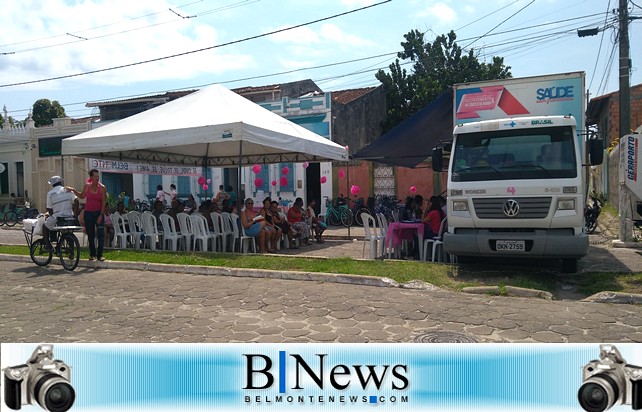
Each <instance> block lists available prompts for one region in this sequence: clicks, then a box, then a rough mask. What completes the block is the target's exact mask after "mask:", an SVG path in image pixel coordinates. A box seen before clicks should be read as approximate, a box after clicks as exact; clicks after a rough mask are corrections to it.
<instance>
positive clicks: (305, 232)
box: [288, 197, 311, 246]
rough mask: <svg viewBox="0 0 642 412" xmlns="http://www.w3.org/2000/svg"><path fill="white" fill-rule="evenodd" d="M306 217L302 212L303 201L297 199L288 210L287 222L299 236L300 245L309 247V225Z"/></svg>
mask: <svg viewBox="0 0 642 412" xmlns="http://www.w3.org/2000/svg"><path fill="white" fill-rule="evenodd" d="M307 219H308V215H307V213H306V212H305V210H303V199H302V198H300V197H297V198H296V200H295V201H294V204H293V205H292V207H291V208H290V209H289V210H288V222H289V223H290V225H291V226H292V228H293V229H294V230H295V232H298V233H299V234H300V236H301V244H302V245H303V246H310V245H311V243H310V225H309V224H308V222H307Z"/></svg>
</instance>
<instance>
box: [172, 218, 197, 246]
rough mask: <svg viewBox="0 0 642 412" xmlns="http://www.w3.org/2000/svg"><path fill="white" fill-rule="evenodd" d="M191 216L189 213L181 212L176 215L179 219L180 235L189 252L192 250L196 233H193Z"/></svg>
mask: <svg viewBox="0 0 642 412" xmlns="http://www.w3.org/2000/svg"><path fill="white" fill-rule="evenodd" d="M189 216H190V215H188V214H187V213H184V212H181V213H178V214H177V215H176V218H177V219H178V227H179V229H180V235H181V236H182V237H183V239H184V241H185V245H186V246H185V247H186V248H187V251H188V252H189V251H190V250H192V238H193V237H194V233H193V232H192V224H191V222H190V219H189Z"/></svg>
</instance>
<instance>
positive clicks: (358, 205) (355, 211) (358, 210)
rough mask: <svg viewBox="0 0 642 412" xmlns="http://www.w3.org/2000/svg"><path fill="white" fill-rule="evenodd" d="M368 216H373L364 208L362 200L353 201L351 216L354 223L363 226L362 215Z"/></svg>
mask: <svg viewBox="0 0 642 412" xmlns="http://www.w3.org/2000/svg"><path fill="white" fill-rule="evenodd" d="M364 213H365V214H368V215H371V216H374V214H373V212H372V211H371V210H370V209H369V208H367V207H366V206H364V204H363V198H362V197H361V198H359V199H357V200H355V201H354V204H353V206H352V215H353V216H354V223H356V224H357V225H359V226H363V214H364Z"/></svg>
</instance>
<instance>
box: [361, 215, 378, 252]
mask: <svg viewBox="0 0 642 412" xmlns="http://www.w3.org/2000/svg"><path fill="white" fill-rule="evenodd" d="M361 216H362V217H363V230H364V231H365V237H364V238H363V251H362V252H361V257H364V256H365V253H366V243H370V259H376V258H377V256H378V254H377V251H378V249H381V253H383V247H378V246H379V245H381V246H383V242H382V239H381V238H380V236H378V235H377V233H376V230H377V225H376V224H375V220H374V218H373V217H372V216H371V215H370V214H368V213H362V214H361Z"/></svg>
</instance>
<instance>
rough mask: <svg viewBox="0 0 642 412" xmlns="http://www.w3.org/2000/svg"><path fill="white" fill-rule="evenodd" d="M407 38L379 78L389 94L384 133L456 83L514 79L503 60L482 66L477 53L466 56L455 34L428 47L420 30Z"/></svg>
mask: <svg viewBox="0 0 642 412" xmlns="http://www.w3.org/2000/svg"><path fill="white" fill-rule="evenodd" d="M404 38H405V41H404V42H402V43H401V46H402V47H403V51H401V52H399V53H397V59H396V60H395V62H394V63H392V64H390V66H389V69H390V70H389V73H386V72H384V71H383V70H379V72H377V74H376V75H375V76H376V77H377V79H378V80H379V81H380V82H381V83H382V84H383V87H384V89H385V91H386V99H387V106H388V115H387V117H386V121H385V123H384V125H383V127H384V130H389V129H391V128H392V127H394V126H396V125H397V124H399V123H401V122H403V121H404V120H406V119H408V118H409V117H410V116H412V115H413V114H415V113H417V112H418V111H419V110H420V109H422V108H423V107H424V106H426V105H427V104H428V103H430V102H432V101H433V100H435V99H436V98H437V97H439V96H440V95H441V94H442V93H443V92H445V91H446V89H447V88H448V87H450V86H452V85H453V84H455V83H464V82H474V81H480V80H494V79H505V78H509V77H511V72H510V66H505V65H504V58H503V57H493V58H492V62H491V63H481V62H480V61H479V60H478V59H477V57H476V56H475V52H474V50H473V49H470V50H469V51H468V53H465V52H464V51H463V49H462V48H461V47H460V46H459V45H458V44H457V42H456V39H457V36H456V35H455V32H454V31H451V32H450V33H448V34H446V35H443V34H442V35H440V36H437V37H436V38H435V40H434V41H433V42H432V43H426V42H425V41H424V35H423V33H422V32H420V31H419V30H412V31H410V32H409V33H407V34H405V35H404ZM400 59H401V60H404V61H405V60H408V62H409V63H412V70H411V72H410V73H409V72H408V71H407V70H406V69H405V68H402V63H401V61H400ZM403 64H405V63H403Z"/></svg>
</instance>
